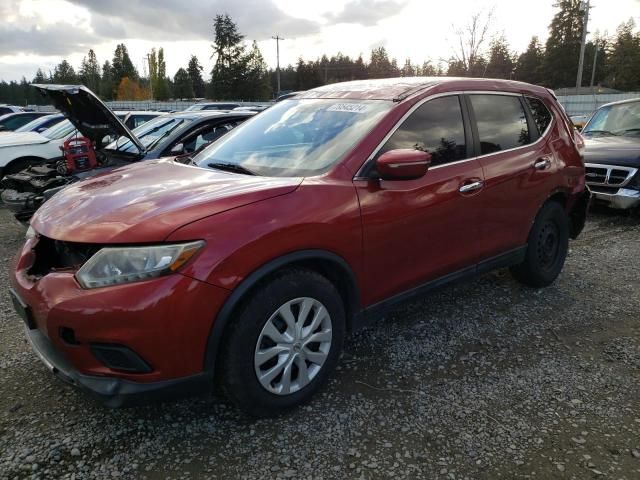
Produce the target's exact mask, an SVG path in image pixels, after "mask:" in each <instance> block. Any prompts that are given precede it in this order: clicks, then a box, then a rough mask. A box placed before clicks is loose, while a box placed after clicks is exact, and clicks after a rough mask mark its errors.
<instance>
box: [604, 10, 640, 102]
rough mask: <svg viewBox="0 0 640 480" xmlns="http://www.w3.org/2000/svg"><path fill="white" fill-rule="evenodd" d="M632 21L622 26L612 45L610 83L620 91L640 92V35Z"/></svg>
mask: <svg viewBox="0 0 640 480" xmlns="http://www.w3.org/2000/svg"><path fill="white" fill-rule="evenodd" d="M634 30H635V22H634V21H633V19H630V20H629V21H628V22H626V23H623V24H621V25H620V26H619V27H618V29H617V31H616V38H615V41H614V42H613V44H612V45H611V55H610V56H609V74H608V81H609V84H610V86H611V87H613V88H616V89H618V90H625V91H638V90H640V33H639V32H635V33H634Z"/></svg>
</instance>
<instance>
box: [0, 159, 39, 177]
mask: <svg viewBox="0 0 640 480" xmlns="http://www.w3.org/2000/svg"><path fill="white" fill-rule="evenodd" d="M43 161H44V160H43V159H41V158H36V157H25V158H18V159H16V160H13V161H11V162H9V163H8V164H7V166H6V167H4V169H2V175H3V176H4V175H12V174H14V173H18V172H21V171H22V170H24V169H25V168H27V167H29V166H31V165H37V164H39V163H42V162H43Z"/></svg>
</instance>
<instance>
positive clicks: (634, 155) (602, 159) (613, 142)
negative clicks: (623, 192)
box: [584, 136, 640, 168]
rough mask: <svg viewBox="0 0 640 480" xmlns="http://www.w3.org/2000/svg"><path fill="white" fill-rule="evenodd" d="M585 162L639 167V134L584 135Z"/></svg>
mask: <svg viewBox="0 0 640 480" xmlns="http://www.w3.org/2000/svg"><path fill="white" fill-rule="evenodd" d="M584 140H585V142H584V143H585V151H584V161H585V163H600V164H604V165H619V166H623V167H634V168H636V167H640V136H637V137H632V136H624V137H623V136H597V137H587V136H584Z"/></svg>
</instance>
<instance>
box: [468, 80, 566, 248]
mask: <svg viewBox="0 0 640 480" xmlns="http://www.w3.org/2000/svg"><path fill="white" fill-rule="evenodd" d="M466 98H467V105H468V107H469V115H470V117H471V121H472V125H473V132H474V140H475V148H476V151H477V153H478V155H479V156H478V161H479V162H480V165H481V166H482V169H483V172H484V177H485V185H484V191H483V200H484V205H485V212H484V215H483V216H482V222H481V227H480V237H479V239H480V240H481V244H482V245H483V249H484V251H483V252H482V256H483V257H484V258H490V257H493V256H496V255H499V254H502V253H505V252H507V251H509V250H512V249H515V248H517V247H521V246H523V245H525V244H526V241H527V237H528V234H529V230H530V228H531V224H532V222H533V220H534V218H535V215H536V213H537V211H538V209H539V208H540V206H541V205H542V203H543V202H544V201H545V200H546V199H547V197H548V196H549V194H550V193H551V191H552V189H553V186H552V183H553V174H554V173H555V172H557V170H558V167H557V164H556V162H555V159H554V156H553V152H552V150H551V147H550V145H549V144H548V141H547V137H546V136H541V135H540V133H539V131H538V129H537V127H536V124H535V122H534V120H533V117H532V115H531V114H530V111H529V109H528V107H527V105H526V103H525V98H524V97H523V96H522V95H519V94H510V93H498V94H496V93H493V92H491V93H489V92H487V93H470V94H468V95H466ZM543 133H544V132H543Z"/></svg>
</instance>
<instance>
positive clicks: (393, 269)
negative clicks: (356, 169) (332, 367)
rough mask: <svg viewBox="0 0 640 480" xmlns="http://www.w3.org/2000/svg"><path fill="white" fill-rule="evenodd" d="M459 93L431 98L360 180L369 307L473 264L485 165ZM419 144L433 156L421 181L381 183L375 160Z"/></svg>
mask: <svg viewBox="0 0 640 480" xmlns="http://www.w3.org/2000/svg"><path fill="white" fill-rule="evenodd" d="M471 142H472V136H471V132H470V128H469V123H468V118H467V114H466V109H465V107H464V104H463V103H462V102H461V97H460V96H459V95H447V96H441V97H437V98H433V99H430V100H428V101H427V102H426V103H423V104H422V105H420V106H418V107H417V108H416V109H415V111H413V112H412V113H411V114H409V116H408V117H406V119H404V121H403V122H402V123H401V124H400V126H399V127H398V128H397V129H396V130H395V131H393V133H392V134H391V135H390V136H389V137H388V139H387V140H386V141H385V143H384V144H383V145H382V147H381V148H380V149H379V151H378V152H376V154H375V156H374V157H373V158H372V160H371V161H370V162H369V163H368V164H367V165H368V167H369V169H368V170H367V168H365V169H364V171H363V172H361V177H360V178H357V179H356V180H354V183H355V186H356V191H357V193H358V198H359V201H360V208H361V212H362V222H363V239H364V245H363V251H364V271H365V276H366V279H367V284H366V288H363V292H365V294H366V297H363V302H364V303H365V305H371V304H373V303H376V302H378V301H381V300H383V299H385V298H388V297H391V296H393V295H395V294H399V293H401V292H404V291H406V290H409V289H411V288H413V287H416V286H418V285H420V284H422V283H425V282H427V281H429V280H432V279H435V278H437V277H441V276H444V275H446V274H449V273H452V272H455V271H459V270H461V269H464V268H466V267H471V268H473V266H474V265H475V263H476V261H477V260H478V254H479V248H480V245H479V243H478V235H479V227H480V223H481V222H480V221H479V219H480V218H481V217H482V204H481V202H482V195H483V192H482V182H483V175H482V168H481V167H480V164H479V163H478V161H477V160H475V159H474V158H472V156H471V155H472V148H471ZM401 148H415V149H420V150H424V151H428V152H429V153H431V155H432V164H431V167H430V168H429V171H428V172H427V173H426V175H425V176H424V177H422V178H418V179H415V180H380V179H378V178H377V177H376V174H375V171H372V169H373V170H375V169H374V168H373V167H374V166H375V159H376V158H377V157H378V156H379V155H381V154H383V153H384V152H387V151H389V150H395V149H401Z"/></svg>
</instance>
